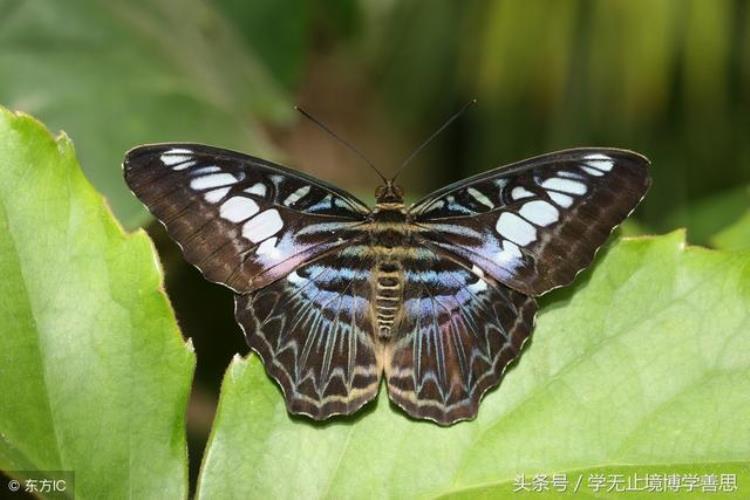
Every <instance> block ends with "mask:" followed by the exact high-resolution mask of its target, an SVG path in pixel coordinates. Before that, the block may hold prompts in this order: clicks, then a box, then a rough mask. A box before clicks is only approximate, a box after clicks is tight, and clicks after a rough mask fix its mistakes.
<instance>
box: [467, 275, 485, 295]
mask: <svg viewBox="0 0 750 500" xmlns="http://www.w3.org/2000/svg"><path fill="white" fill-rule="evenodd" d="M466 288H468V289H469V290H470V291H471V292H472V293H477V292H483V291H485V290H487V283H486V282H485V281H484V280H483V279H481V278H479V279H478V280H477V281H476V283H472V284H471V285H469V286H468V287H466Z"/></svg>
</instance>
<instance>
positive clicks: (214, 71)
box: [0, 0, 293, 227]
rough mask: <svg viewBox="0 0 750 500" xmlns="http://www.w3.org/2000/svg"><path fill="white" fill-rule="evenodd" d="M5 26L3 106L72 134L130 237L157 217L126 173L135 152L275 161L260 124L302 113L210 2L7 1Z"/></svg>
mask: <svg viewBox="0 0 750 500" xmlns="http://www.w3.org/2000/svg"><path fill="white" fill-rule="evenodd" d="M0 20H1V25H0V67H2V68H4V71H3V77H2V79H0V104H3V105H5V106H7V107H9V108H12V109H20V110H23V111H25V112H28V113H31V114H33V115H34V116H38V117H39V118H41V119H42V120H44V121H45V123H46V124H47V125H48V126H49V127H50V128H52V129H53V130H54V129H58V128H64V129H65V130H66V131H67V132H68V133H69V134H70V136H71V137H72V138H73V139H74V140H75V141H76V144H77V146H78V149H79V153H80V157H81V161H82V164H83V166H84V169H85V171H86V174H87V175H88V177H89V178H90V179H91V181H92V182H93V184H94V185H95V186H96V187H97V188H98V189H99V190H100V191H102V192H103V193H104V194H105V195H106V196H107V198H108V199H109V201H110V203H111V204H112V207H113V209H114V210H115V213H116V214H117V215H118V216H119V217H120V219H121V220H122V221H123V222H124V223H125V224H126V226H128V227H133V226H135V225H137V224H138V223H139V222H140V221H141V220H142V219H143V217H145V212H144V211H143V209H142V207H141V205H140V204H139V203H138V202H137V200H135V199H134V197H132V196H131V195H130V193H129V192H128V190H127V188H126V187H125V185H124V183H123V182H122V179H121V177H120V174H119V166H120V163H121V162H122V157H123V155H124V153H125V151H126V150H127V149H129V148H131V147H133V146H135V145H138V144H141V143H150V142H158V141H182V140H185V141H198V142H207V143H213V144H217V145H224V146H227V147H233V148H237V149H242V150H250V151H253V152H255V153H257V154H266V155H267V154H270V153H271V151H270V148H269V146H268V145H267V143H266V141H264V140H263V136H262V134H260V133H259V129H258V123H257V120H258V119H267V120H272V121H278V120H283V119H285V118H287V117H289V116H291V115H292V112H293V111H292V108H291V105H290V104H288V103H287V101H286V99H285V98H284V96H283V93H282V92H280V90H279V89H278V86H277V85H276V83H275V81H274V80H273V79H272V78H271V77H270V76H269V74H268V71H267V70H266V68H265V66H264V65H263V64H261V63H259V61H258V60H257V57H256V56H255V54H254V52H253V51H252V49H251V48H250V47H249V45H247V44H245V43H243V41H242V39H241V37H240V36H239V35H238V34H236V33H235V30H233V27H232V25H231V24H230V23H229V22H227V21H226V20H225V19H224V17H223V16H221V15H220V14H219V13H218V12H216V7H215V6H212V5H211V4H210V3H207V2H202V1H200V0H180V1H176V0H133V1H129V2H111V1H106V0H69V1H65V2H60V1H57V0H21V1H5V2H0ZM259 22H262V20H259ZM264 33H265V34H266V35H267V36H270V35H271V33H270V31H266V32H264ZM258 36H260V35H258Z"/></svg>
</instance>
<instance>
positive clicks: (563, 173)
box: [557, 170, 584, 180]
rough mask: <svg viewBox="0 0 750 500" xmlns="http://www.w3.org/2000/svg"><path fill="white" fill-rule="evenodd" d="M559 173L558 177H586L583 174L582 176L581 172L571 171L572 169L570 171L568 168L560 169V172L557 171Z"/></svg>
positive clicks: (579, 178) (578, 178)
mask: <svg viewBox="0 0 750 500" xmlns="http://www.w3.org/2000/svg"><path fill="white" fill-rule="evenodd" d="M557 175H558V177H566V178H568V179H577V180H581V179H583V178H584V177H583V176H582V175H581V174H579V173H577V172H570V171H568V170H561V171H559V172H558V173H557Z"/></svg>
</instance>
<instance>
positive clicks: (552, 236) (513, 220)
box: [410, 148, 650, 295]
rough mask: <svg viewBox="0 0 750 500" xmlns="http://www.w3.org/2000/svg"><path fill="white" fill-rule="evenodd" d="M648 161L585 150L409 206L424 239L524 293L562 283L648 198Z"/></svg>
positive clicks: (519, 166) (526, 164) (469, 182)
mask: <svg viewBox="0 0 750 500" xmlns="http://www.w3.org/2000/svg"><path fill="white" fill-rule="evenodd" d="M648 165H649V163H648V160H647V159H646V158H644V157H643V156H641V155H639V154H637V153H633V152H630V151H623V150H618V149H603V148H586V149H572V150H567V151H560V152H557V153H551V154H547V155H544V156H540V157H537V158H532V159H530V160H525V161H523V162H520V163H516V164H513V165H509V166H507V167H502V168H499V169H495V170H493V171H490V172H487V173H485V174H481V175H479V176H477V177H473V178H470V179H466V180H464V181H461V182H459V183H456V184H454V185H452V186H448V187H446V188H444V189H441V190H439V191H437V192H436V193H433V194H432V195H429V196H428V197H426V198H425V199H424V200H422V201H419V202H417V203H416V204H415V205H413V206H412V207H411V208H410V214H411V215H412V217H413V219H414V220H415V222H416V223H417V224H419V225H420V226H422V227H423V228H426V229H428V230H429V232H427V233H423V235H422V236H423V237H424V238H425V240H427V241H429V242H431V243H432V244H434V245H437V246H439V247H440V248H442V249H443V250H445V251H447V252H449V253H451V254H453V255H455V256H459V257H461V258H463V259H467V260H469V261H471V262H472V263H473V264H475V265H477V266H479V267H480V268H481V269H482V270H483V271H484V272H485V273H487V274H488V275H490V276H492V277H493V278H495V279H496V280H498V281H500V282H502V283H504V284H506V285H508V286H510V287H511V288H513V289H515V290H518V291H520V292H522V293H526V294H529V295H539V294H542V293H545V292H547V291H549V290H550V289H552V288H555V287H559V286H563V285H567V284H568V283H570V282H571V281H572V280H573V278H575V276H576V274H577V273H578V272H579V271H581V270H582V269H583V268H585V267H586V266H588V265H589V264H590V263H591V261H592V259H593V257H594V254H595V252H596V250H597V249H598V248H599V247H600V246H601V245H602V244H603V243H604V242H605V240H606V239H607V237H608V236H609V234H610V233H611V232H612V230H613V229H614V228H615V227H616V226H617V225H618V224H619V223H620V222H622V221H623V219H625V217H627V216H628V215H629V214H630V213H631V212H632V211H633V209H634V208H635V207H636V205H638V203H639V202H640V201H641V199H642V198H643V196H644V195H645V193H646V191H647V189H648V186H649V183H650V178H649V173H648Z"/></svg>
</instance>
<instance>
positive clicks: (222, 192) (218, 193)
mask: <svg viewBox="0 0 750 500" xmlns="http://www.w3.org/2000/svg"><path fill="white" fill-rule="evenodd" d="M230 189H232V188H219V189H214V190H213V191H209V192H207V193H206V194H204V195H203V198H205V199H206V201H207V202H209V203H219V202H220V201H221V200H223V199H224V197H225V196H226V195H227V194H228V193H229V190H230Z"/></svg>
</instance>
